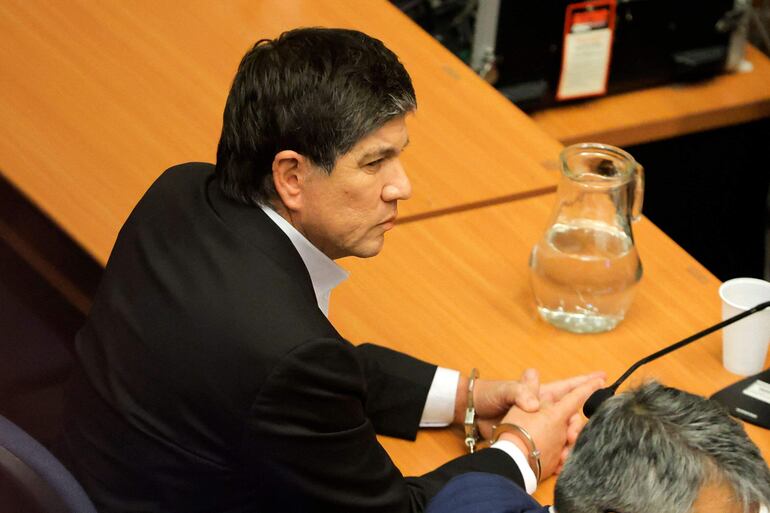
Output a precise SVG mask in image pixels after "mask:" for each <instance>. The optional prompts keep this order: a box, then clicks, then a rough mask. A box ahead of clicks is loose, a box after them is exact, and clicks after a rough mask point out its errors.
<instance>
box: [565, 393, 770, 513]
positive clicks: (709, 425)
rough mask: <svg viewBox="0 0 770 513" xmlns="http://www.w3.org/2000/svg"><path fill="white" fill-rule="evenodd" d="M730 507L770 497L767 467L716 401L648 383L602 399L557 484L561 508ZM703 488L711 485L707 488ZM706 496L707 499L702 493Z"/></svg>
mask: <svg viewBox="0 0 770 513" xmlns="http://www.w3.org/2000/svg"><path fill="white" fill-rule="evenodd" d="M714 490H719V493H718V494H717V495H718V496H719V500H720V501H721V500H724V501H725V502H724V504H725V505H727V506H725V508H727V507H729V509H721V507H720V508H718V509H710V511H721V512H724V513H727V512H728V511H730V512H732V511H735V512H742V513H754V512H756V511H757V510H758V508H759V505H760V504H770V470H768V467H767V464H766V463H765V461H764V460H763V459H762V456H761V454H760V452H759V450H758V449H757V447H756V446H755V445H754V444H753V443H752V442H751V441H750V440H749V438H748V437H747V436H746V433H745V431H744V430H743V428H742V427H741V426H740V425H739V424H738V423H737V422H736V421H735V420H733V419H732V418H730V417H729V416H728V414H727V412H726V411H725V410H724V409H723V408H722V407H721V406H719V405H718V404H716V403H715V402H713V401H710V400H708V399H705V398H703V397H700V396H696V395H692V394H689V393H687V392H683V391H681V390H677V389H674V388H669V387H665V386H663V385H661V384H659V383H656V382H649V383H647V384H645V385H642V386H641V387H639V388H636V389H633V390H629V391H626V392H624V393H622V394H620V395H617V396H615V397H613V398H611V399H609V400H607V401H605V402H604V404H602V406H601V408H600V409H599V410H598V411H597V412H596V414H595V415H594V416H593V417H592V418H591V421H590V422H589V423H588V424H587V425H586V427H585V429H584V430H583V432H582V433H581V434H580V437H579V438H578V441H577V443H576V444H575V448H574V451H573V453H572V455H571V456H570V458H569V459H568V460H567V463H566V465H565V467H564V470H563V471H562V473H561V475H560V476H559V479H558V481H557V483H556V491H555V504H554V506H555V508H556V510H557V511H558V513H607V512H616V513H690V512H691V511H693V505H694V504H696V500H697V501H698V502H697V505H698V511H701V510H702V508H701V506H700V505H701V504H702V503H704V501H707V502H708V503H709V505H708V507H709V508H717V506H716V504H715V503H714V501H712V500H710V497H712V496H715V495H714ZM706 491H710V492H709V493H706ZM707 497H709V498H707Z"/></svg>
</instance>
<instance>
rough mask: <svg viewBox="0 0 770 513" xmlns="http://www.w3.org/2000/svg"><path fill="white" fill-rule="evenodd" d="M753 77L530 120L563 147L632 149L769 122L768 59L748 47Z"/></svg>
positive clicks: (580, 106) (591, 104) (568, 108)
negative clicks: (763, 120)
mask: <svg viewBox="0 0 770 513" xmlns="http://www.w3.org/2000/svg"><path fill="white" fill-rule="evenodd" d="M746 60H748V61H749V62H750V63H751V64H752V65H753V67H754V69H753V71H750V72H739V73H732V74H728V75H720V76H718V77H714V78H712V79H709V80H707V81H705V82H702V83H698V84H691V85H666V86H662V87H654V88H650V89H644V90H641V91H634V92H630V93H625V94H619V95H615V96H608V97H606V98H601V99H596V100H590V101H587V102H584V103H577V104H573V105H565V106H561V107H554V108H551V109H546V110H543V111H540V112H536V113H534V114H533V115H532V118H533V119H534V120H535V121H536V122H537V124H538V125H539V126H540V127H541V128H542V129H543V130H545V131H546V132H547V133H548V134H550V135H551V136H553V137H554V138H555V139H557V140H559V141H561V142H562V143H564V144H573V143H576V142H587V141H594V142H603V143H606V144H614V145H616V146H629V145H633V144H640V143H645V142H650V141H656V140H660V139H666V138H670V137H676V136H679V135H685V134H689V133H693V132H699V131H701V130H708V129H712V128H719V127H722V126H729V125H736V124H739V123H746V122H749V121H755V120H758V119H761V118H765V117H768V116H770V59H768V57H767V56H766V55H765V54H763V53H762V52H760V51H759V50H757V49H756V48H754V47H753V46H748V48H747V51H746Z"/></svg>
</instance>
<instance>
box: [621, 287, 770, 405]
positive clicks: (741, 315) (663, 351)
mask: <svg viewBox="0 0 770 513" xmlns="http://www.w3.org/2000/svg"><path fill="white" fill-rule="evenodd" d="M769 306H770V301H765V302H764V303H760V304H758V305H757V306H755V307H754V308H752V309H751V310H746V311H745V312H741V313H739V314H738V315H734V316H732V317H730V318H729V319H725V320H724V321H722V322H720V323H718V324H715V325H713V326H710V327H708V328H706V329H705V330H703V331H699V332H698V333H696V334H695V335H691V336H689V337H687V338H685V339H683V340H680V341H679V342H676V343H675V344H671V345H670V346H668V347H664V348H663V349H661V350H660V351H658V352H657V353H653V354H651V355H650V356H646V357H644V358H642V359H641V360H639V361H638V362H636V363H635V364H633V365H632V366H631V367H630V368H629V369H628V370H627V371H626V372H625V373H624V374H623V375H622V376H620V377H619V378H618V379H617V380H615V383H613V384H612V385H611V386H609V387H608V388H610V389H611V390H612V391H613V393H614V392H615V391H616V390H617V389H618V387H619V386H620V384H621V383H623V381H625V380H626V378H627V377H628V376H630V375H631V373H632V372H634V371H635V370H636V369H638V368H639V367H641V366H642V365H644V364H645V363H648V362H651V361H652V360H655V359H657V358H660V357H661V356H663V355H666V354H668V353H670V352H671V351H676V350H677V349H679V348H680V347H683V346H686V345H687V344H689V343H690V342H694V341H696V340H698V339H699V338H702V337H705V336H706V335H708V334H709V333H713V332H715V331H717V330H720V329H722V328H724V327H725V326H728V325H730V324H732V323H734V322H738V321H740V320H741V319H743V318H744V317H748V316H749V315H752V314H754V313H756V312H759V311H760V310H764V309H765V308H767V307H769Z"/></svg>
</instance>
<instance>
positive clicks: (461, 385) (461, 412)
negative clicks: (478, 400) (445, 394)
mask: <svg viewBox="0 0 770 513" xmlns="http://www.w3.org/2000/svg"><path fill="white" fill-rule="evenodd" d="M467 404H468V377H467V376H463V375H462V374H461V375H460V379H459V380H458V381H457V395H455V411H454V423H455V424H462V423H463V422H465V408H466V406H467Z"/></svg>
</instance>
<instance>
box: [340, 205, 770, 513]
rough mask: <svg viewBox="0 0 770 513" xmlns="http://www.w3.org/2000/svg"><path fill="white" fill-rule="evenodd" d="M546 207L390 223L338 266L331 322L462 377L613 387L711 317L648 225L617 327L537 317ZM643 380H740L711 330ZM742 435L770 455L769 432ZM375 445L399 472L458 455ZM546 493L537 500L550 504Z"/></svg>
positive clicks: (452, 441) (712, 386)
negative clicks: (565, 324) (535, 255)
mask: <svg viewBox="0 0 770 513" xmlns="http://www.w3.org/2000/svg"><path fill="white" fill-rule="evenodd" d="M554 201H555V195H553V194H549V195H545V196H539V197H537V198H531V199H526V200H521V201H517V202H513V203H509V204H505V205H496V206H491V207H487V208H482V209H477V210H473V211H469V212H463V213H458V214H454V215H451V216H445V217H440V218H434V219H426V220H423V221H420V222H416V223H409V224H405V225H401V226H397V227H396V229H395V230H393V231H392V232H390V233H388V235H387V236H386V242H385V247H384V250H383V251H382V253H381V254H380V255H379V256H377V257H376V258H373V259H370V260H353V259H348V260H343V261H342V265H343V266H344V267H346V268H348V269H349V270H351V271H352V274H351V277H350V278H349V279H348V280H347V281H346V282H344V283H343V284H342V285H340V287H339V288H338V289H337V290H335V292H334V295H333V296H332V302H331V318H332V320H333V322H334V324H335V326H336V327H337V328H338V329H339V330H340V332H341V333H342V334H343V335H344V336H346V337H348V338H349V339H350V340H352V341H353V342H356V343H358V342H363V341H372V342H377V343H382V344H384V345H388V346H390V347H393V348H396V349H399V350H403V351H406V352H409V353H411V354H414V355H416V356H418V357H422V358H425V359H427V360H429V361H432V362H434V363H437V364H439V365H442V366H445V367H450V368H455V369H459V370H461V371H462V372H463V373H465V374H466V375H467V374H468V373H469V372H470V368H471V367H473V366H476V367H478V368H479V370H480V372H481V376H482V377H485V378H506V377H507V378H511V377H518V376H519V375H520V374H521V372H522V371H523V369H525V368H526V367H536V368H538V369H540V370H541V372H542V379H543V380H544V381H551V380H554V379H560V378H564V377H567V376H570V375H574V374H578V373H584V372H588V371H593V370H605V371H606V372H607V373H608V380H609V382H612V381H614V380H615V379H616V378H617V377H618V376H620V374H622V373H623V372H624V371H625V370H626V369H627V368H628V367H629V366H630V365H631V364H632V363H634V362H635V361H636V360H638V359H640V358H641V357H643V356H646V355H648V354H651V353H653V352H654V351H656V350H658V349H660V348H661V347H663V346H666V345H669V344H671V343H673V342H676V341H678V340H680V339H682V338H684V337H686V336H688V335H691V334H692V333H695V332H696V331H700V330H701V329H703V328H705V327H707V326H709V325H711V324H714V323H716V322H718V321H719V320H720V306H719V305H720V303H719V298H718V295H717V289H718V286H719V281H718V280H717V279H716V278H715V277H714V276H713V275H711V274H710V273H709V272H708V271H707V270H706V269H705V268H704V267H702V266H701V265H700V264H698V263H697V262H696V261H695V260H694V259H693V258H691V257H690V256H688V255H687V254H686V253H685V252H684V251H683V250H682V249H681V248H679V247H678V246H677V245H676V244H675V243H674V242H673V241H672V240H671V239H669V238H668V237H667V236H666V235H665V234H663V233H662V232H661V231H660V230H659V229H658V228H656V227H655V226H654V225H653V224H652V223H650V222H649V221H647V220H646V219H643V220H642V221H640V222H639V223H637V224H635V225H634V232H635V236H636V240H637V245H638V248H639V251H640V254H641V258H642V263H643V265H644V277H643V279H642V281H641V282H640V284H639V288H638V292H637V295H636V298H635V301H634V303H633V305H632V307H631V310H630V311H629V314H628V316H627V317H626V319H625V320H624V321H623V322H622V323H621V324H620V325H619V326H618V328H616V329H615V330H614V331H611V332H609V333H605V334H599V335H576V334H571V333H567V332H563V331H559V330H557V329H555V328H553V327H551V326H550V325H548V324H547V323H545V322H544V321H542V320H540V319H539V318H538V316H537V312H536V311H535V307H534V301H533V298H532V295H531V292H530V288H529V273H528V266H527V261H528V256H529V251H530V249H531V247H532V246H533V245H534V243H535V242H536V241H537V239H538V238H539V237H540V236H541V234H542V232H543V231H544V229H545V225H546V223H547V219H548V216H549V213H550V209H551V207H552V205H553V202H554ZM768 363H770V362H768ZM644 377H657V378H659V379H660V380H661V381H662V382H664V383H665V384H668V385H671V386H676V387H680V388H683V389H685V390H688V391H691V392H694V393H698V394H702V395H710V394H712V393H714V392H716V391H717V390H719V389H721V388H722V387H724V386H727V385H728V384H731V383H733V382H735V381H737V380H738V377H737V376H734V375H732V374H730V373H728V372H727V371H725V370H724V369H723V367H722V364H721V335H720V334H719V333H716V334H712V335H710V336H708V337H707V338H704V339H702V340H700V341H698V342H697V343H695V344H693V345H691V346H688V347H686V348H683V349H681V350H679V351H678V352H675V353H672V354H670V355H668V356H666V357H664V358H662V359H660V360H657V361H656V362H653V363H650V364H648V365H647V366H644V367H642V368H641V369H639V371H637V372H636V373H635V374H634V375H632V377H631V378H630V380H629V383H631V384H634V383H637V384H638V383H639V382H640V381H641V380H642V379H643V378H644ZM747 430H748V432H749V433H750V435H751V436H752V438H753V439H754V441H755V442H756V443H757V444H758V445H759V446H760V447H761V449H762V451H763V454H764V456H765V458H766V459H768V458H770V432H768V431H765V430H761V429H759V428H756V427H754V426H748V427H747ZM383 442H384V444H385V446H386V448H387V449H388V452H389V453H390V454H391V455H392V457H393V458H394V461H395V462H396V464H397V465H399V466H400V468H401V469H402V471H404V472H405V473H406V474H420V473H423V472H426V471H428V470H431V469H432V468H434V467H435V466H436V465H438V464H440V463H442V462H444V461H446V460H447V459H449V458H451V457H454V456H458V455H460V454H462V453H463V450H464V445H463V442H462V437H461V436H460V433H459V432H456V431H455V432H453V431H452V430H434V431H425V430H423V431H421V433H420V435H419V436H418V439H417V442H416V443H411V442H404V441H400V440H393V439H387V438H386V439H384V440H383ZM552 486H553V480H550V481H549V482H548V483H545V484H544V485H543V486H542V487H541V489H540V490H539V491H538V493H537V497H538V498H539V499H540V500H542V501H545V502H550V501H551V499H552V496H551V493H552Z"/></svg>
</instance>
